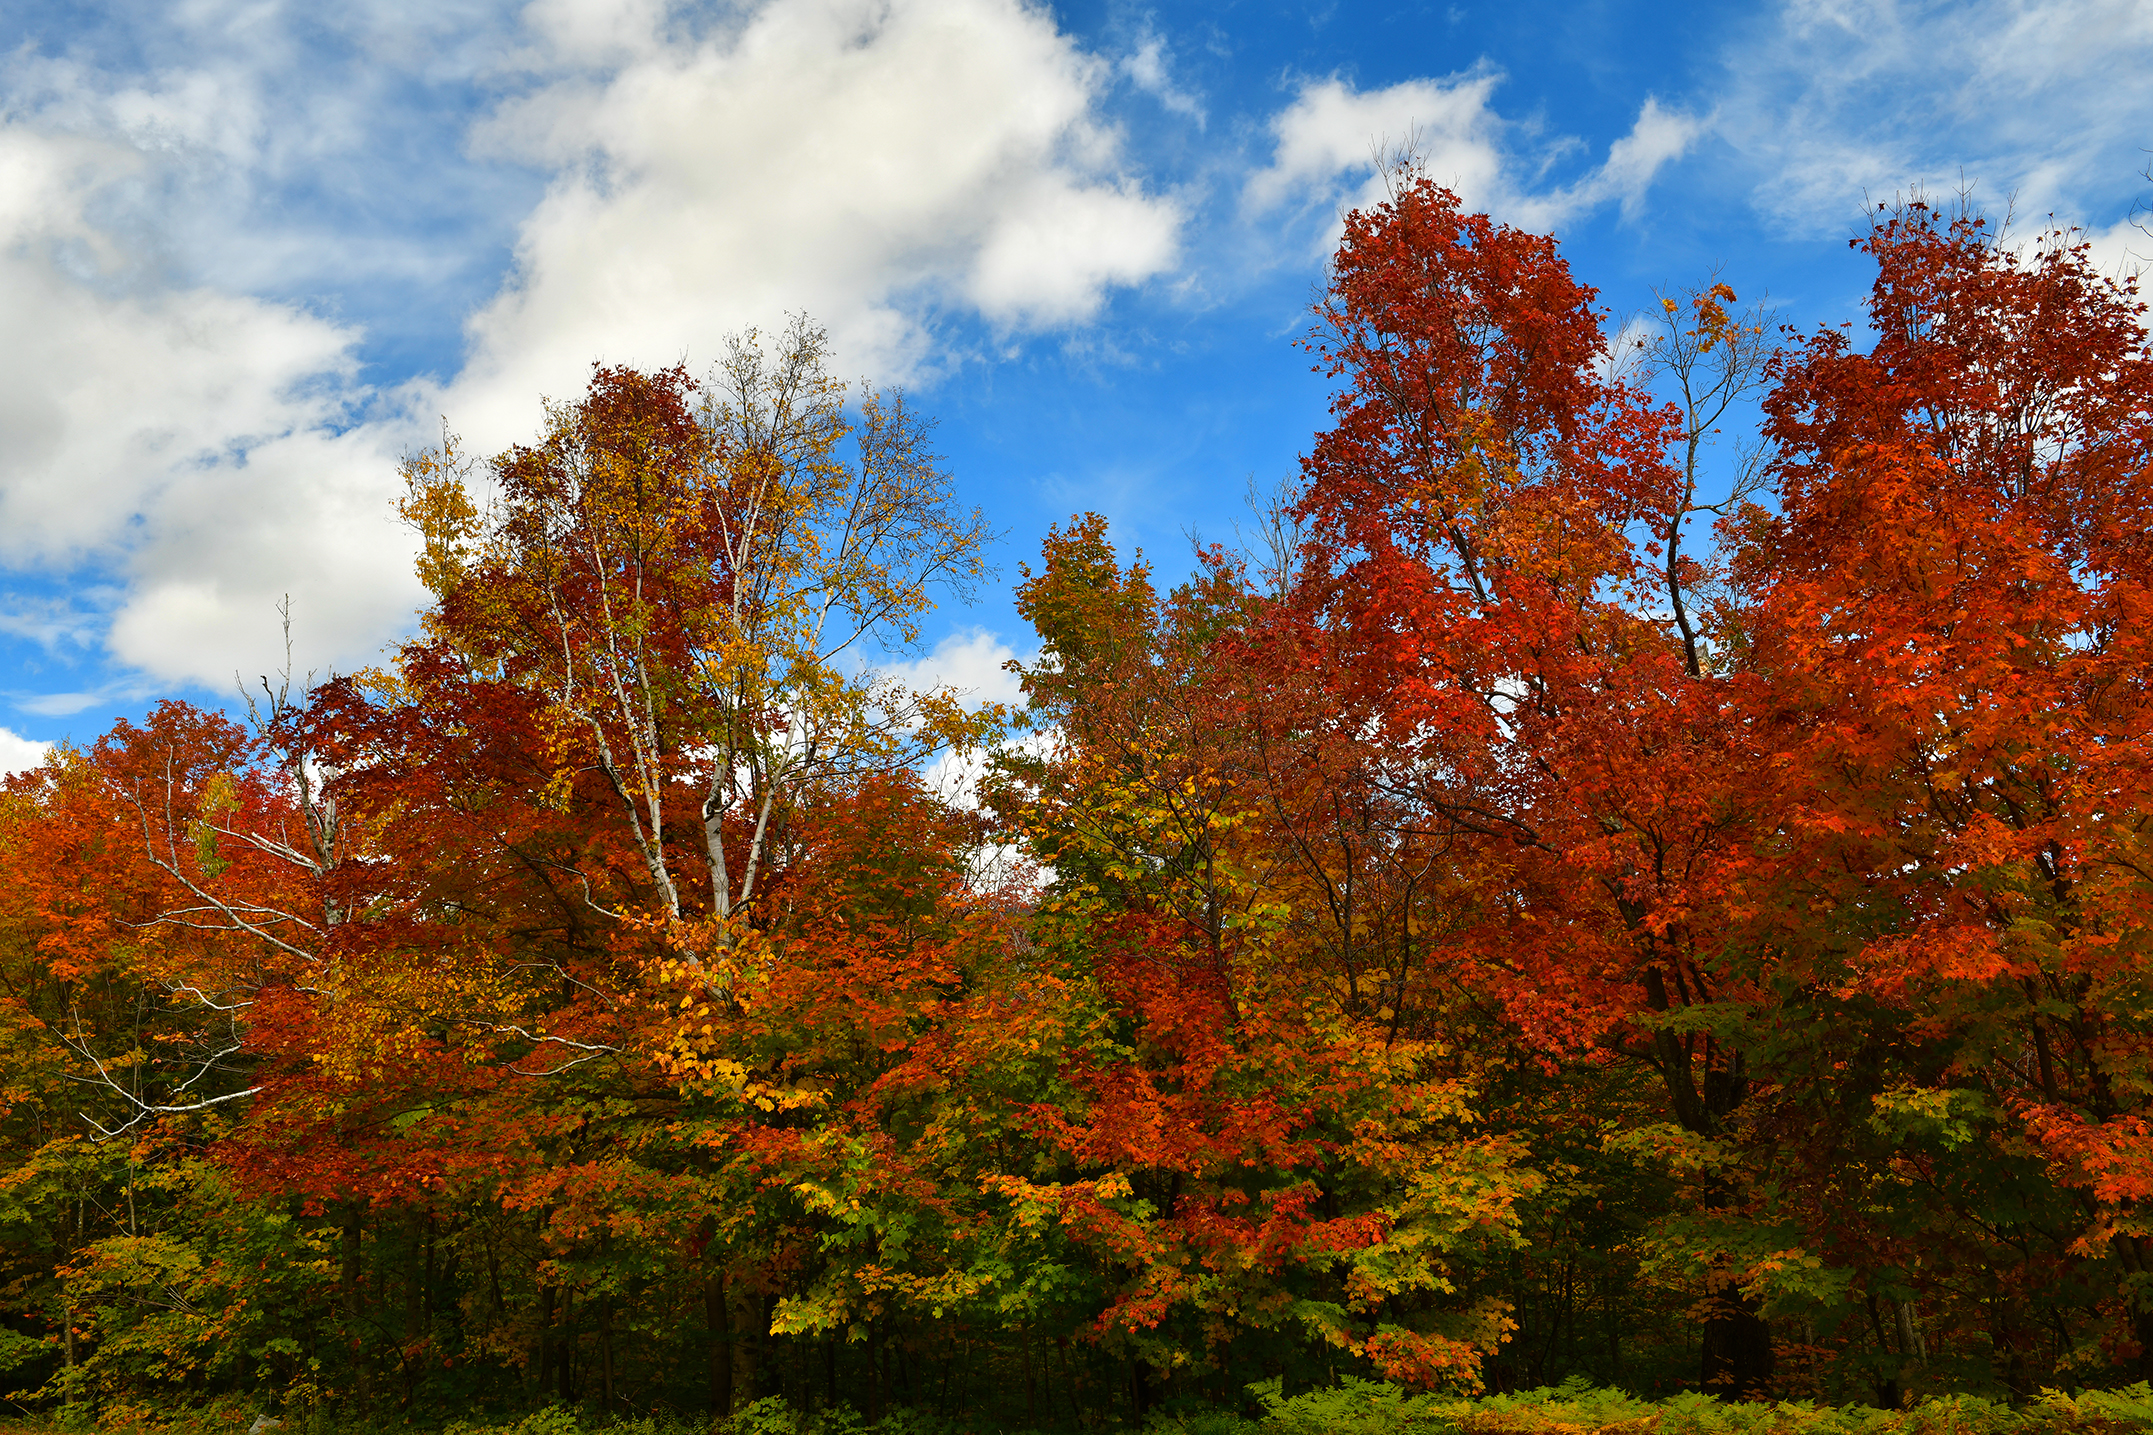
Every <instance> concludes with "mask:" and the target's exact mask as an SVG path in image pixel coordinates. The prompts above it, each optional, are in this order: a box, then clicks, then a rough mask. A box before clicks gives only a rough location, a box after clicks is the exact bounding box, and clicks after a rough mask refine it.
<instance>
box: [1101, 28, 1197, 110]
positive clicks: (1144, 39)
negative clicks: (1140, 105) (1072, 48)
mask: <svg viewBox="0 0 2153 1435" xmlns="http://www.w3.org/2000/svg"><path fill="white" fill-rule="evenodd" d="M1117 68H1118V69H1120V71H1121V73H1122V74H1124V75H1126V76H1128V79H1129V83H1130V84H1132V85H1134V86H1136V87H1137V88H1138V89H1139V90H1142V91H1143V92H1144V93H1145V94H1147V95H1150V96H1151V97H1152V98H1153V99H1155V100H1157V101H1158V102H1159V103H1160V104H1161V105H1162V106H1164V107H1165V108H1166V109H1167V110H1168V111H1169V112H1170V113H1172V114H1177V115H1181V116H1183V117H1185V118H1187V119H1192V120H1194V121H1196V123H1197V125H1198V126H1199V127H1201V126H1202V125H1203V123H1204V107H1203V104H1202V102H1200V101H1199V100H1198V99H1197V98H1196V96H1194V95H1192V94H1190V93H1189V92H1188V91H1187V90H1184V89H1182V88H1181V87H1180V86H1179V85H1177V84H1175V83H1174V74H1173V56H1172V54H1171V53H1170V52H1169V51H1168V49H1167V47H1166V41H1165V40H1164V39H1163V38H1162V37H1161V36H1160V35H1159V33H1158V32H1157V31H1156V30H1152V29H1150V28H1148V27H1147V28H1146V29H1145V30H1144V32H1143V34H1142V35H1140V36H1139V37H1138V39H1137V42H1136V48H1135V49H1134V50H1131V51H1130V52H1129V53H1128V54H1126V55H1124V56H1122V57H1121V60H1120V62H1119V64H1118V66H1117Z"/></svg>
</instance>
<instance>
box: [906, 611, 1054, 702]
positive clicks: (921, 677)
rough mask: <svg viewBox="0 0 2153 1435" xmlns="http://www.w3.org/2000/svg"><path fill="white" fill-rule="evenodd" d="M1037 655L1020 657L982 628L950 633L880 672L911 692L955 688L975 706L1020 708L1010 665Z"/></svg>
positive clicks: (1019, 693)
mask: <svg viewBox="0 0 2153 1435" xmlns="http://www.w3.org/2000/svg"><path fill="white" fill-rule="evenodd" d="M1036 657H1037V654H1029V653H1022V654H1020V653H1019V652H1018V651H1017V650H1016V649H1015V648H1012V647H1010V646H1009V644H1008V643H1006V642H1004V641H1003V640H1002V638H1001V637H1000V635H998V634H995V633H991V632H989V631H987V630H986V629H985V628H972V629H970V630H968V631H965V632H959V633H951V634H950V635H949V636H948V637H946V638H944V639H942V641H941V642H939V643H937V644H935V646H934V650H933V651H932V652H929V653H925V654H922V655H921V656H919V657H917V658H913V659H910V660H909V661H906V662H900V663H885V664H883V665H882V668H881V671H882V672H883V673H885V674H886V675H888V676H889V677H892V678H895V679H896V680H897V681H899V682H901V683H903V684H904V685H905V686H906V687H908V688H910V689H912V690H913V691H915V692H924V691H927V690H929V689H934V688H944V687H948V688H955V689H956V690H957V691H958V692H960V693H963V694H965V695H966V696H968V697H970V698H971V699H972V700H973V701H975V702H982V703H1011V704H1021V703H1022V702H1023V701H1024V690H1023V689H1022V688H1021V687H1019V686H1018V684H1017V675H1016V674H1015V673H1012V672H1010V671H1009V664H1010V663H1013V662H1027V663H1028V662H1031V661H1033V660H1034V659H1035V658H1036Z"/></svg>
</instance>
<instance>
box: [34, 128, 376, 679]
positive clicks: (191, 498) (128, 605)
mask: <svg viewBox="0 0 2153 1435" xmlns="http://www.w3.org/2000/svg"><path fill="white" fill-rule="evenodd" d="M147 163H148V161H147V160H146V158H145V157H144V156H143V155H142V154H141V153H140V152H139V151H135V150H130V149H127V148H124V147H121V146H118V145H115V144H113V143H110V142H108V141H102V140H97V139H91V138H85V137H80V136H69V135H65V134H57V135H56V134H51V133H46V132H40V131H39V130H38V129H37V128H35V127H33V126H30V125H25V124H15V125H9V126H6V127H5V128H0V431H4V432H5V433H6V434H7V436H8V442H7V444H6V445H5V447H4V449H0V564H5V565H6V566H9V567H12V568H16V569H37V568H51V567H59V568H73V567H79V566H82V565H85V564H88V565H92V566H102V567H105V568H108V569H111V570H116V571H117V573H118V574H119V575H121V577H120V580H119V584H118V587H119V590H120V591H119V592H118V593H117V595H116V596H115V598H114V601H113V602H112V604H111V606H110V609H109V610H108V612H107V614H106V616H107V617H108V618H109V621H110V623H111V628H110V634H109V643H110V646H111V649H112V651H113V653H114V655H115V656H117V657H118V658H119V659H120V660H121V661H123V662H125V663H127V664H129V665H132V666H134V667H138V668H140V669H141V670H143V671H145V672H147V673H149V674H151V675H153V676H155V677H158V678H162V679H167V680H182V681H184V680H192V681H199V682H213V683H217V684H218V685H220V686H221V685H224V684H227V683H229V682H230V680H231V674H232V670H233V668H234V667H235V666H243V665H247V664H249V663H253V662H255V661H258V660H259V659H260V658H261V657H262V656H263V655H264V654H266V653H269V652H272V651H273V650H274V649H275V648H277V647H278V646H279V645H280V642H281V640H280V638H279V636H278V631H277V629H278V623H277V617H276V612H275V605H276V603H277V601H278V599H279V597H280V596H281V595H282V594H285V593H290V594H292V595H293V601H294V606H295V608H296V609H297V611H298V612H299V614H300V615H301V616H302V623H303V627H302V629H301V631H302V633H303V636H304V638H305V640H306V642H307V644H308V651H309V652H310V653H311V654H315V655H318V656H319V658H320V660H321V661H323V662H325V663H326V662H349V661H352V660H354V659H357V658H361V657H364V656H366V655H369V654H370V653H371V652H372V650H373V649H374V648H375V647H376V646H378V644H379V642H380V640H381V637H382V636H383V634H384V632H385V626H384V625H385V624H386V625H388V626H390V627H393V625H394V623H395V621H396V620H397V619H398V618H399V617H401V616H403V615H407V614H408V613H409V611H410V606H411V605H410V602H409V591H408V590H405V591H398V585H397V584H396V582H395V580H394V579H391V580H389V581H388V582H386V583H384V582H383V581H382V579H381V578H379V577H378V576H375V574H374V573H373V571H372V570H373V569H374V568H375V567H376V566H379V565H380V564H381V563H382V561H383V560H384V558H386V559H387V560H388V571H389V572H391V573H395V572H400V571H402V570H404V569H406V568H408V564H407V563H406V562H405V561H404V559H403V548H404V545H403V543H402V540H401V538H400V537H398V536H397V535H396V534H395V533H394V531H393V527H392V521H391V515H390V513H389V511H388V509H387V504H386V496H385V489H384V478H385V477H391V476H393V464H392V463H391V462H390V460H389V459H388V457H387V455H385V454H384V453H382V452H381V451H380V447H379V443H378V436H376V435H367V434H354V433H342V434H340V433H338V432H337V429H338V428H339V427H341V426H345V425H346V424H348V421H349V405H350V403H351V401H352V399H353V397H354V392H353V386H354V362H353V359H352V356H351V346H352V344H353V342H354V340H355V338H356V335H355V334H354V333H353V332H352V331H351V330H349V329H348V328H345V327H343V326H340V325H337V324H335V323H332V322H330V321H328V320H325V319H323V318H320V317H319V316H316V315H314V314H310V313H308V312H306V311H305V310H303V309H300V308H298V307H296V306H293V305H289V304H280V303H275V302H271V301H266V300H262V299H257V298H253V297H249V296H246V295H240V294H233V293H229V292H225V291H221V290H218V289H214V288H207V287H199V286H178V287H160V286H158V285H156V284H154V283H147V282H144V280H143V279H142V277H141V272H140V271H141V270H142V269H143V268H145V267H146V265H145V262H144V257H143V255H142V254H141V253H140V252H139V250H138V249H136V248H133V247H131V246H130V243H129V239H128V237H127V235H126V232H125V231H124V230H121V229H117V228H116V227H115V226H113V225H110V224H100V223H99V222H97V218H98V217H97V211H98V210H99V209H100V208H101V207H105V208H109V207H110V205H111V203H112V196H113V193H114V191H115V190H124V188H125V186H126V185H127V184H128V183H130V182H131V181H132V180H134V179H135V177H136V176H138V175H139V174H140V173H141V171H142V170H143V169H144V167H145V166H146V164H147ZM359 570H365V571H366V574H367V576H366V577H365V578H364V579H363V580H362V581H360V582H358V583H357V584H353V583H352V582H350V581H348V580H349V579H350V577H351V575H352V574H353V573H354V572H356V571H359ZM47 616H48V619H51V620H52V622H57V621H59V620H57V619H53V618H52V615H49V614H48V615H47ZM68 616H70V617H72V618H74V619H75V620H77V621H78V622H79V620H80V618H81V616H82V615H81V614H80V613H79V611H78V612H76V613H73V614H70V615H68ZM9 626H10V627H14V628H18V629H20V628H22V627H25V626H28V625H27V624H26V623H10V624H9ZM48 626H51V623H50V622H49V623H48Z"/></svg>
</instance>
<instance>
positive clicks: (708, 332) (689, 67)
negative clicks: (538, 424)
mask: <svg viewBox="0 0 2153 1435" xmlns="http://www.w3.org/2000/svg"><path fill="white" fill-rule="evenodd" d="M529 13H530V16H531V18H532V21H533V23H534V24H535V25H536V26H537V27H538V29H539V31H540V32H541V38H542V39H543V40H544V41H545V43H546V44H547V45H548V46H549V47H550V48H549V49H548V50H547V51H546V53H547V54H548V55H551V56H553V57H556V58H555V61H554V63H558V64H562V65H566V64H567V63H568V57H572V56H576V55H579V54H584V53H589V54H594V55H596V56H598V57H600V68H598V69H597V70H596V71H595V72H592V71H589V70H583V71H574V72H569V73H563V74H561V75H559V76H557V77H552V78H549V79H548V80H547V81H546V83H544V84H543V85H541V86H540V87H539V88H538V89H537V90H536V91H535V92H534V93H533V94H531V95H529V96H528V97H526V98H523V99H521V100H518V101H517V102H515V103H513V104H510V105H508V106H506V107H505V108H504V109H503V110H502V111H501V112H500V113H499V114H498V115H497V116H496V117H495V118H494V119H493V120H492V121H491V122H490V123H489V124H488V125H486V126H485V127H484V128H483V130H482V131H481V134H480V142H481V143H482V144H483V145H485V146H487V147H488V148H489V149H490V150H491V151H492V152H495V153H498V154H501V155H503V156H507V157H510V158H514V159H517V160H520V161H523V162H527V163H533V164H538V165H543V166H545V167H547V168H548V169H550V170H552V171H553V172H554V173H555V175H556V178H555V180H554V182H553V184H552V186H551V187H550V189H549V190H548V192H547V194H546V196H545V198H544V200H543V201H542V202H541V203H540V204H539V205H538V207H537V209H536V210H535V211H534V212H533V213H532V214H531V215H530V216H529V218H528V219H527V220H526V221H525V222H524V224H523V227H522V231H521V234H520V236H519V239H518V242H517V246H516V273H515V276H514V279H513V281H512V282H511V283H510V284H509V285H508V286H507V287H506V288H504V290H503V291H502V292H501V294H500V295H499V296H498V298H497V299H496V300H495V301H494V302H493V303H491V304H489V305H488V306H487V307H486V308H485V309H484V310H483V311H482V312H481V313H480V314H479V315H477V316H476V318H475V319H474V320H473V321H472V324H471V329H470V333H471V341H472V348H473V353H472V358H471V363H470V366H469V368H468V369H467V370H466V372H465V375H464V377H463V379H462V380H461V381H460V382H459V383H458V384H457V385H456V386H455V387H454V388H453V389H452V390H451V392H450V393H449V394H448V395H447V396H446V399H445V403H447V404H448V406H449V411H450V412H451V413H452V414H453V415H454V416H455V418H456V421H457V422H458V423H459V424H460V425H467V426H468V427H467V428H466V431H467V432H474V431H475V432H477V433H479V434H481V435H484V436H486V437H487V438H488V439H493V438H495V437H497V436H498V437H505V436H507V435H509V434H512V433H515V432H518V431H520V430H521V429H522V428H527V427H528V415H529V414H530V413H532V412H533V407H532V405H533V400H534V398H535V396H536V395H537V394H539V393H541V392H554V393H560V392H563V391H565V390H566V389H568V388H570V387H571V386H573V385H575V384H577V383H578V382H579V381H580V378H581V375H582V373H583V370H584V366H585V365H587V364H588V363H589V362H590V360H591V358H592V357H593V356H594V355H601V354H602V355H604V356H606V357H607V358H609V359H616V360H635V361H641V362H670V361H672V360H673V359H676V358H679V357H680V356H681V354H682V352H683V350H686V351H687V352H688V354H689V357H690V359H691V361H692V360H693V358H695V357H696V356H697V352H698V350H699V351H700V352H701V353H703V354H707V353H709V352H710V350H711V349H712V348H713V347H714V346H715V343H716V340H717V338H718V336H719V335H721V334H723V333H725V332H726V331H728V330H731V329H736V328H739V327H742V326H745V325H747V324H750V323H756V322H763V323H768V322H770V321H771V320H772V319H773V318H774V317H775V316H777V315H779V314H781V313H782V312H784V311H786V310H798V309H806V310H807V311H809V312H810V313H812V314H813V315H815V316H816V317H817V318H818V319H820V320H822V321H823V322H824V323H826V324H827V325H828V326H829V328H830V330H831V332H832V337H833V339H834V340H835V341H836V343H837V345H838V348H839V351H840V353H841V354H842V355H843V356H844V357H845V359H846V360H847V361H848V362H850V363H852V364H855V365H858V366H859V367H861V368H865V369H868V370H871V371H873V372H875V373H877V374H878V375H879V376H881V377H886V378H903V377H905V376H906V375H907V374H909V373H917V372H920V371H922V370H931V368H932V366H933V359H932V358H931V356H930V351H929V344H930V339H929V329H928V323H929V321H930V319H931V316H932V315H933V314H934V313H935V312H937V311H939V310H957V311H960V312H967V313H977V314H979V315H982V316H984V317H985V318H986V319H987V320H988V321H990V322H991V323H993V324H995V325H999V326H1002V327H1004V328H1009V329H1022V328H1034V329H1036V328H1045V327H1052V326H1058V325H1069V324H1076V323H1081V322H1083V321H1085V320H1087V319H1089V318H1090V317H1092V316H1093V315H1094V314H1096V313H1097V312H1098V310H1099V308H1100V306H1101V305H1102V303H1103V302H1104V301H1105V297H1106V294H1107V293H1108V291H1109V290H1111V289H1112V288H1114V287H1116V286H1121V285H1130V284H1136V283H1140V282H1142V281H1143V280H1145V279H1147V278H1150V277H1151V276H1153V275H1157V274H1160V273H1162V272H1164V271H1166V270H1167V269H1168V268H1170V267H1171V266H1172V265H1173V263H1174V262H1175V257H1176V247H1177V240H1178V235H1179V230H1180V225H1181V214H1180V210H1179V208H1178V206H1177V204H1176V202H1175V200H1174V199H1173V198H1172V197H1171V196H1166V195H1161V194H1158V193H1155V192H1152V191H1150V190H1147V189H1146V188H1144V187H1143V186H1142V184H1140V183H1139V182H1138V181H1137V180H1136V179H1135V178H1133V177H1132V176H1130V175H1129V174H1127V173H1125V172H1124V169H1123V167H1122V162H1121V156H1120V150H1119V144H1118V140H1117V137H1116V135H1115V134H1114V132H1113V131H1112V130H1111V129H1110V128H1109V127H1107V126H1106V125H1104V124H1103V123H1102V122H1101V121H1100V120H1099V119H1098V118H1097V116H1096V113H1095V106H1096V105H1097V103H1098V101H1099V99H1100V97H1101V95H1102V94H1103V92H1104V91H1105V89H1106V88H1107V87H1108V86H1109V85H1110V84H1111V82H1112V78H1113V76H1112V70H1111V67H1110V66H1109V65H1107V64H1106V63H1105V62H1104V61H1102V60H1099V59H1097V58H1095V57H1092V56H1089V55H1087V54H1085V53H1084V52H1083V51H1081V50H1080V49H1078V48H1077V47H1076V46H1075V45H1074V44H1073V43H1072V42H1071V41H1070V40H1069V39H1068V38H1067V37H1066V36H1064V35H1063V34H1061V33H1060V32H1059V31H1058V30H1057V29H1056V27H1055V24H1054V21H1053V19H1052V16H1051V15H1050V14H1049V13H1048V12H1046V11H1045V10H1044V9H1040V8H1035V7H1033V6H1031V5H1027V4H1023V3H1020V0H771V3H767V4H764V5H762V6H760V7H757V8H754V9H752V10H750V11H748V12H747V13H746V14H745V15H744V16H742V17H741V18H740V19H739V21H738V23H736V24H731V25H725V26H719V27H716V28H714V29H712V30H710V31H709V32H708V33H703V34H699V35H694V36H680V35H677V34H674V33H673V32H671V31H669V30H667V29H666V20H665V18H664V16H663V14H662V13H661V11H660V10H659V9H658V7H656V6H655V5H654V4H651V3H646V0H545V3H543V4H541V5H539V6H537V7H534V8H533V10H532V11H531V12H529Z"/></svg>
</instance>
